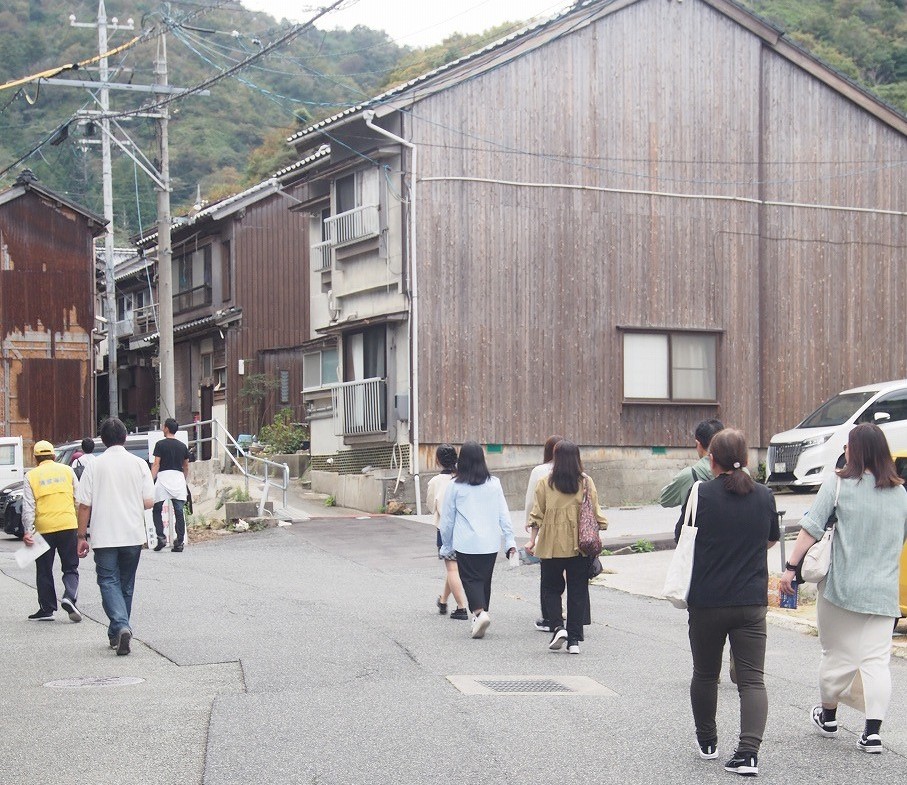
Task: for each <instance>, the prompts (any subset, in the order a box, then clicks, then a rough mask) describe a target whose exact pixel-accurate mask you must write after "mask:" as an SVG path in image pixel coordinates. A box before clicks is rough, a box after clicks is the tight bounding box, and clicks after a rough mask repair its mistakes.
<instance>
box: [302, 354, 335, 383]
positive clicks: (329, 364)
mask: <svg viewBox="0 0 907 785" xmlns="http://www.w3.org/2000/svg"><path fill="white" fill-rule="evenodd" d="M336 382H337V350H336V349H324V350H322V351H320V352H310V353H308V354H304V355H303V356H302V386H303V387H304V388H305V389H307V390H309V389H313V388H318V387H325V386H327V385H328V384H336Z"/></svg>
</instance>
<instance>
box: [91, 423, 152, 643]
mask: <svg viewBox="0 0 907 785" xmlns="http://www.w3.org/2000/svg"><path fill="white" fill-rule="evenodd" d="M101 441H102V442H104V445H105V447H106V448H107V449H106V450H105V452H104V453H102V454H101V455H99V456H98V457H97V458H95V460H93V461H91V462H90V463H89V464H88V465H87V466H86V467H85V471H84V472H83V473H82V477H81V478H80V481H79V488H78V492H77V495H76V501H78V502H79V533H78V538H79V557H80V558H84V557H85V556H87V555H88V551H89V545H88V539H87V537H88V525H89V523H90V524H91V547H93V548H94V563H95V572H96V573H97V578H98V588H99V589H100V590H101V602H102V603H103V605H104V612H105V613H106V614H107V618H108V619H109V620H110V624H109V625H108V626H107V639H108V641H109V643H110V647H111V648H112V649H116V652H117V654H118V655H120V656H122V655H125V654H129V651H130V646H129V644H130V642H131V640H132V627H131V626H130V616H131V614H132V594H133V590H134V588H135V573H136V569H137V568H138V566H139V556H140V555H141V553H142V545H144V544H145V510H150V509H151V507H152V506H153V505H154V483H153V482H152V480H151V470H150V469H149V468H148V463H147V462H146V461H143V460H142V459H141V458H139V457H138V456H135V455H131V454H130V453H129V452H127V451H126V448H125V447H124V446H123V445H125V444H126V426H125V425H123V423H122V422H121V421H120V420H118V419H117V418H116V417H109V418H108V419H106V420H104V422H103V423H101Z"/></svg>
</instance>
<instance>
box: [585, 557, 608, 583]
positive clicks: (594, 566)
mask: <svg viewBox="0 0 907 785" xmlns="http://www.w3.org/2000/svg"><path fill="white" fill-rule="evenodd" d="M604 569H605V568H604V567H602V560H601V559H599V558H598V556H596V557H595V558H594V559H592V561H590V562H589V580H590V581H591V580H592V579H593V578H597V577H598V576H599V575H601V574H602V572H603V571H604Z"/></svg>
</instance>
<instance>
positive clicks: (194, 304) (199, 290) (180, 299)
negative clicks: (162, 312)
mask: <svg viewBox="0 0 907 785" xmlns="http://www.w3.org/2000/svg"><path fill="white" fill-rule="evenodd" d="M203 305H211V284H209V283H203V284H202V285H201V286H195V287H193V288H192V289H183V291H181V292H177V293H176V294H174V295H173V313H175V314H176V313H183V312H184V311H191V310H192V309H193V308H199V307H201V306H203Z"/></svg>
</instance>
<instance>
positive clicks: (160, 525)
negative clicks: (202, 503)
mask: <svg viewBox="0 0 907 785" xmlns="http://www.w3.org/2000/svg"><path fill="white" fill-rule="evenodd" d="M170 501H171V502H173V518H174V521H175V523H176V542H177V543H181V542H182V541H183V540H184V539H185V537H186V516H185V515H184V514H183V507H185V505H186V502H184V501H182V500H181V499H171V500H170ZM165 504H166V502H155V503H154V507H152V508H151V519H152V520H153V521H154V531H155V533H156V534H157V538H158V540H159V541H163V540H164V539H165V537H164V505H165Z"/></svg>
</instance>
